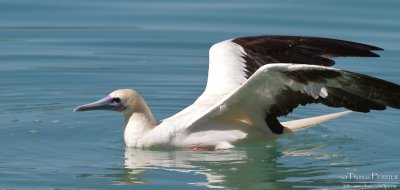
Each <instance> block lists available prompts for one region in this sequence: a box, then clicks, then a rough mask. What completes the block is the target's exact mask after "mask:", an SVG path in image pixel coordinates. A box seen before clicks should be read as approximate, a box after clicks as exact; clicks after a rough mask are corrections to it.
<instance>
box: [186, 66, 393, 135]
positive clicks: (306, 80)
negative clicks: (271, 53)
mask: <svg viewBox="0 0 400 190" xmlns="http://www.w3.org/2000/svg"><path fill="white" fill-rule="evenodd" d="M310 103H322V104H325V105H327V106H330V107H344V108H347V109H349V110H353V111H358V112H369V111H370V110H384V109H385V108H386V107H392V108H396V109H400V86H399V85H397V84H394V83H391V82H388V81H384V80H381V79H378V78H374V77H370V76H366V75H362V74H357V73H353V72H350V71H344V70H339V69H334V68H330V67H325V66H315V65H305V64H269V65H265V66H262V67H261V68H260V69H258V70H257V71H256V72H255V73H254V74H253V75H252V76H251V77H250V78H249V79H248V80H247V81H246V82H245V83H244V84H242V85H241V86H240V87H239V88H238V89H236V90H235V91H233V92H232V93H231V94H229V95H227V96H226V97H225V98H224V99H222V100H220V101H219V102H218V103H216V104H215V105H214V106H212V107H210V109H209V110H207V111H205V112H204V115H202V116H201V117H200V118H196V119H194V120H193V123H192V124H191V126H196V125H197V124H200V123H201V122H203V121H207V120H210V119H213V118H216V117H219V116H221V115H223V116H224V118H229V117H230V114H231V113H232V112H234V110H241V113H243V114H251V115H252V121H251V122H256V123H257V121H260V120H264V121H265V123H266V124H267V126H268V127H269V128H270V130H271V131H272V132H274V133H278V134H280V133H282V132H283V126H282V125H281V124H280V123H279V122H278V120H277V117H279V116H284V115H287V114H289V113H290V112H292V110H293V109H294V108H296V107H297V106H299V105H306V104H310ZM235 117H236V118H237V117H238V114H237V113H236V112H235V114H234V117H233V115H232V117H231V118H230V119H233V120H234V119H236V118H235ZM244 118H245V117H244Z"/></svg>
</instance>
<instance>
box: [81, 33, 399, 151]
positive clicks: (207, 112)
mask: <svg viewBox="0 0 400 190" xmlns="http://www.w3.org/2000/svg"><path fill="white" fill-rule="evenodd" d="M372 50H383V49H381V48H378V47H374V46H370V45H365V44H360V43H355V42H350V41H343V40H336V39H328V38H317V37H301V36H255V37H242V38H236V39H231V40H226V41H222V42H219V43H217V44H214V45H213V46H212V47H211V48H210V53H209V59H210V61H209V72H208V80H207V86H206V88H205V90H204V92H203V94H202V95H201V96H200V97H199V98H198V99H197V100H196V101H195V102H194V103H193V104H192V105H190V106H188V107H187V108H185V109H184V110H182V111H181V112H179V113H177V114H176V115H174V116H172V117H170V118H167V119H165V120H163V121H162V122H161V123H157V122H156V120H155V119H154V117H153V115H152V113H151V111H150V109H149V107H148V106H147V104H146V102H145V101H144V99H143V98H142V97H141V96H140V95H139V94H138V93H137V92H136V91H134V90H131V89H121V90H116V91H114V92H112V93H110V94H109V95H108V96H107V97H105V98H103V99H101V100H99V101H97V102H94V103H90V104H86V105H82V106H79V107H77V108H75V110H74V111H87V110H114V111H119V112H122V113H123V114H124V116H125V131H124V139H125V144H126V146H127V147H150V146H157V145H171V146H176V147H188V148H192V149H193V150H203V149H226V148H231V147H233V144H234V143H235V142H238V141H242V140H245V139H257V138H266V136H268V135H273V134H282V133H285V132H290V131H295V130H299V129H302V128H305V127H308V126H312V125H316V124H319V123H321V122H324V121H327V120H330V119H333V118H336V117H338V116H341V115H343V114H345V113H348V112H341V113H336V114H331V115H326V116H320V117H315V118H307V119H303V120H296V121H290V122H286V123H280V122H279V121H278V119H277V118H278V117H280V116H285V115H287V114H289V113H290V112H292V111H293V109H294V108H296V107H297V106H299V105H306V104H310V103H322V104H325V105H327V106H329V107H344V108H346V109H349V110H352V111H358V112H369V111H370V110H384V109H386V107H392V108H396V109H400V86H399V85H397V84H394V83H391V82H388V81H384V80H381V79H378V78H374V77H370V76H366V75H363V74H358V73H353V72H350V71H345V70H339V69H334V68H331V67H329V66H332V65H334V63H335V62H334V61H333V60H331V59H330V58H333V57H339V56H359V57H379V55H377V54H375V53H373V52H371V51H372Z"/></svg>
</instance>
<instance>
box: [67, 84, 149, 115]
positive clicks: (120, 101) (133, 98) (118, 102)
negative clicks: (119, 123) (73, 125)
mask: <svg viewBox="0 0 400 190" xmlns="http://www.w3.org/2000/svg"><path fill="white" fill-rule="evenodd" d="M141 102H143V99H142V98H141V96H140V95H139V94H138V93H137V92H136V91H134V90H131V89H120V90H116V91H114V92H111V93H110V94H109V95H107V96H106V97H104V98H102V99H100V100H98V101H96V102H93V103H89V104H84V105H81V106H78V107H76V108H75V109H74V112H78V111H90V110H112V111H118V112H123V113H129V112H133V111H134V110H135V109H137V108H138V107H140V105H139V104H141Z"/></svg>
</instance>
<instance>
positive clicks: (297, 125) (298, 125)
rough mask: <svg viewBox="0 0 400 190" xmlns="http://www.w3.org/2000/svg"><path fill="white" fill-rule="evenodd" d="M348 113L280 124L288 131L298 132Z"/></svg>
mask: <svg viewBox="0 0 400 190" xmlns="http://www.w3.org/2000/svg"><path fill="white" fill-rule="evenodd" d="M350 112H351V111H343V112H337V113H332V114H328V115H321V116H316V117H309V118H304V119H298V120H293V121H286V122H282V123H281V124H282V125H283V126H284V127H286V128H288V129H289V130H290V131H298V130H301V129H305V128H308V127H312V126H314V125H318V124H320V123H323V122H326V121H329V120H331V119H335V118H338V117H340V116H343V115H346V114H348V113H350Z"/></svg>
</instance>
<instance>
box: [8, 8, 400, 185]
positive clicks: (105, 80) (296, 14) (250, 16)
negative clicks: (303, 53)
mask: <svg viewBox="0 0 400 190" xmlns="http://www.w3.org/2000/svg"><path fill="white" fill-rule="evenodd" d="M399 7H400V1H397V0H380V1H370V0H358V1H354V0H346V1H333V0H332V1H318V0H305V1H297V0H290V1H287V0H285V1H279V2H277V1H265V0H262V1H261V0H260V1H251V2H245V3H244V2H242V1H219V2H216V1H211V0H206V1H180V0H175V1H168V2H167V1H161V0H159V1H152V3H144V2H142V1H128V0H114V1H108V0H97V1H95V0H87V1H79V0H69V1H61V0H60V1H56V0H35V1H31V0H0V50H1V51H0V64H1V67H0V153H1V154H0V189H32V188H33V189H174V190H176V189H209V188H223V189H292V188H297V189H321V188H326V189H342V188H344V186H343V185H345V184H351V185H354V182H359V181H358V180H350V179H342V178H343V177H344V176H346V175H348V173H355V174H356V175H371V173H379V174H387V175H389V174H393V175H400V167H399V166H400V152H399V144H400V140H399V135H400V120H399V116H400V111H398V110H394V109H387V110H386V111H384V112H372V113H369V114H359V113H352V114H351V115H348V116H345V117H343V118H340V119H337V120H334V121H331V122H328V123H325V124H323V125H322V126H320V127H315V128H311V129H308V130H304V131H300V132H297V133H295V134H293V135H292V136H286V137H281V138H277V139H269V140H265V141H264V142H259V143H254V144H243V145H239V146H238V147H237V148H235V149H232V150H227V151H217V152H192V151H185V150H141V149H125V148H124V144H123V139H122V132H123V131H122V130H123V118H122V116H121V115H119V114H118V113H111V112H101V111H99V112H87V113H73V112H72V110H73V108H74V107H75V106H77V105H80V104H82V103H87V102H90V101H93V100H96V99H98V98H101V97H103V96H104V95H106V94H108V93H109V92H110V91H112V90H114V89H119V88H135V89H136V90H138V91H139V92H140V93H141V94H142V95H143V96H144V97H145V99H146V100H147V101H148V103H149V106H150V107H151V109H152V111H153V113H154V115H155V117H156V118H157V119H163V118H165V117H168V116H171V115H173V114H174V113H176V112H178V111H179V110H181V109H182V108H184V107H185V106H187V105H189V104H191V102H193V101H194V100H195V99H196V97H197V96H198V95H199V94H200V93H201V92H202V90H203V88H204V85H205V82H206V74H207V66H208V65H207V64H208V57H207V56H208V55H207V54H208V48H209V47H210V46H211V45H212V44H213V43H215V42H218V41H221V40H225V39H228V38H233V37H238V36H248V35H256V34H287V35H309V36H322V37H332V38H340V39H346V40H353V41H359V42H364V43H368V44H373V45H376V46H379V47H382V48H384V49H385V51H384V52H380V55H381V56H382V57H381V58H379V59H373V58H359V59H356V58H340V59H337V62H338V63H337V65H336V67H339V68H344V69H348V70H352V71H357V72H361V73H364V74H369V75H373V76H376V77H380V78H384V79H386V80H390V81H393V82H396V83H400V77H399V76H400V65H399V64H400V11H399ZM339 110H340V109H331V108H327V107H324V106H310V107H307V109H305V108H301V109H298V110H296V111H295V113H294V114H293V115H291V116H290V117H288V118H283V119H293V118H303V117H309V116H315V115H320V114H324V113H331V112H335V111H339ZM364 181H367V182H379V181H376V180H364ZM386 182H387V181H386ZM388 182H392V183H395V184H397V183H398V182H400V181H399V180H397V181H396V180H394V181H393V180H389V181H388ZM387 184H388V183H386V185H387ZM378 185H379V183H378ZM381 185H382V184H381Z"/></svg>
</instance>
